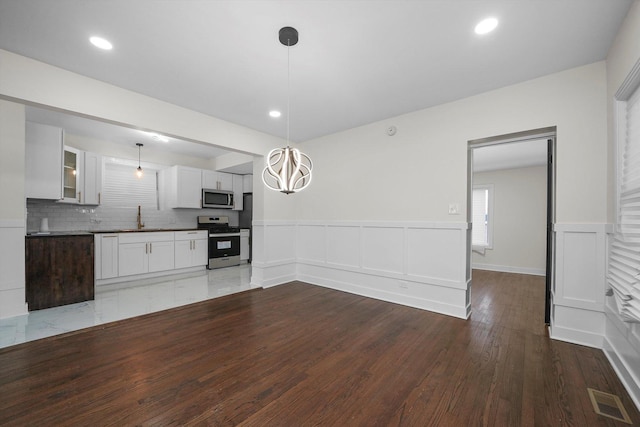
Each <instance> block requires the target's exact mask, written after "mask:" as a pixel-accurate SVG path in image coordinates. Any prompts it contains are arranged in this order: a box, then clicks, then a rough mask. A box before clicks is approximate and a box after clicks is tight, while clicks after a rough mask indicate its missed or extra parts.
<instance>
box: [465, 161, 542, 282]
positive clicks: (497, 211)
mask: <svg viewBox="0 0 640 427" xmlns="http://www.w3.org/2000/svg"><path fill="white" fill-rule="evenodd" d="M473 184H474V185H481V184H492V185H493V248H492V249H487V250H486V251H485V254H484V255H481V254H478V253H475V252H474V253H473V254H472V255H473V267H474V268H480V269H484V270H493V271H506V272H514V273H523V274H537V275H544V274H545V267H546V242H547V239H546V230H547V168H546V166H537V167H527V168H518V169H503V170H498V171H491V172H478V173H474V174H473Z"/></svg>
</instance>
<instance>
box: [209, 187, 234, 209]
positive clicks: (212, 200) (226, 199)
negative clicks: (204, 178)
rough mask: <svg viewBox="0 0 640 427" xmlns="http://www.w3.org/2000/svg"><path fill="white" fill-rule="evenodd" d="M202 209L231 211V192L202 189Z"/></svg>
mask: <svg viewBox="0 0 640 427" xmlns="http://www.w3.org/2000/svg"><path fill="white" fill-rule="evenodd" d="M202 207H203V208H215V209H232V208H233V192H232V191H224V190H212V189H210V188H203V189H202Z"/></svg>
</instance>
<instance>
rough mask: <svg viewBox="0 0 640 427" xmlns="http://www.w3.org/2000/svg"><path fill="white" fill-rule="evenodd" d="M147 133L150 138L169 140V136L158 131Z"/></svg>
mask: <svg viewBox="0 0 640 427" xmlns="http://www.w3.org/2000/svg"><path fill="white" fill-rule="evenodd" d="M149 135H150V136H151V139H153V140H155V141H160V142H169V138H167V137H166V136H163V135H160V134H159V133H149Z"/></svg>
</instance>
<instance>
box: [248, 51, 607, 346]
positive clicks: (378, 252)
mask: <svg viewBox="0 0 640 427" xmlns="http://www.w3.org/2000/svg"><path fill="white" fill-rule="evenodd" d="M425 84H428V82H425ZM390 125H394V126H396V127H397V129H398V131H397V133H396V135H395V136H388V135H387V134H386V132H385V131H386V129H387V127H388V126H390ZM550 126H556V127H557V140H558V143H557V156H556V165H557V189H556V192H557V209H556V210H557V215H556V217H557V220H558V221H559V222H562V223H565V224H579V223H590V224H604V222H605V221H606V217H607V208H606V200H607V193H606V189H607V176H606V172H607V167H606V163H605V162H604V161H603V159H604V158H605V157H606V153H607V146H606V134H607V127H606V126H607V121H606V75H605V63H604V62H598V63H594V64H590V65H586V66H583V67H579V68H575V69H571V70H567V71H563V72H560V73H556V74H552V75H549V76H546V77H542V78H538V79H535V80H531V81H527V82H524V83H520V84H517V85H513V86H508V87H505V88H502V89H498V90H495V91H491V92H487V93H484V94H481V95H478V96H474V97H470V98H466V99H462V100H459V101H456V102H452V103H449V104H445V105H440V106H437V107H433V108H429V109H425V110H420V111H416V112H413V113H409V114H405V115H402V116H399V117H394V118H390V119H387V120H383V121H380V122H376V123H372V124H369V125H366V126H362V127H358V128H354V129H350V130H347V131H344V132H340V133H337V134H333V135H329V136H325V137H322V138H318V139H316V140H313V141H307V142H304V143H301V144H300V145H299V148H300V149H301V150H302V151H303V152H305V153H306V154H308V155H309V156H310V157H311V159H312V160H313V163H314V177H313V182H312V183H311V185H310V186H309V188H308V189H306V190H304V191H302V192H300V193H298V194H296V195H295V196H293V197H294V198H295V200H294V206H293V207H294V209H295V215H293V216H291V214H290V212H291V210H290V209H289V206H288V205H285V203H282V202H290V201H291V200H292V199H291V196H283V195H276V196H271V195H267V197H268V198H267V199H266V200H265V203H264V205H265V207H267V208H268V207H271V206H274V204H275V206H281V207H283V208H282V210H281V211H278V210H277V209H273V210H272V211H271V212H269V214H265V216H264V218H265V219H269V221H266V222H264V223H261V224H259V225H260V227H259V228H258V229H257V230H255V231H257V236H258V239H257V242H258V245H259V246H260V247H259V249H258V253H260V254H265V256H268V254H273V253H278V254H281V256H279V257H272V258H271V259H267V258H265V259H264V262H261V260H262V258H258V262H254V264H253V266H254V271H256V272H257V274H258V275H259V276H256V282H255V283H254V284H256V285H257V284H258V277H259V280H260V281H262V282H263V283H269V284H275V283H281V282H280V280H281V279H284V278H291V277H298V278H302V279H304V280H308V281H311V282H312V283H316V284H320V285H324V286H330V287H333V288H336V289H341V290H344V291H349V292H355V293H359V294H362V295H368V296H372V297H376V298H381V299H386V300H388V301H393V302H398V303H403V304H407V305H415V306H420V307H423V308H428V309H431V310H434V311H438V312H441V313H446V314H452V315H456V316H459V317H466V316H468V314H469V292H468V289H469V279H470V275H469V271H468V269H467V262H466V260H467V253H468V249H467V245H468V239H469V238H470V236H469V230H468V227H466V225H465V226H464V227H463V226H462V225H461V224H466V221H467V217H466V209H467V205H466V204H467V202H466V201H467V178H468V175H467V168H468V165H467V142H468V141H470V140H475V139H480V138H485V137H490V136H496V135H502V134H507V133H512V132H520V131H525V130H531V129H539V128H546V127H550ZM254 173H256V171H254ZM287 197H290V199H289V200H287V199H286V198H287ZM452 203H455V204H458V205H459V206H460V211H461V214H459V215H449V214H448V206H449V204H452ZM371 223H375V224H376V225H375V226H374V228H375V229H376V230H375V231H373V232H372V231H371V230H370V229H369V227H370V226H371ZM343 224H347V225H348V226H347V227H345V228H342V229H341V230H342V231H345V236H346V237H348V236H350V237H349V238H346V237H345V239H346V240H340V241H336V240H335V238H334V240H332V241H331V242H333V244H327V241H328V240H327V239H329V238H330V237H331V236H333V235H332V234H331V233H333V232H334V231H335V230H336V229H340V227H342V226H343ZM447 227H450V228H451V230H450V231H447V232H443V231H442V230H446V229H447ZM356 230H358V232H356ZM415 230H419V231H417V232H414V231H415ZM453 230H457V231H453ZM371 233H373V234H371ZM372 236H373V237H372ZM434 236H435V237H434ZM334 237H335V236H334ZM371 239H373V240H371ZM294 240H295V241H294ZM272 242H273V244H274V245H276V246H277V247H276V246H274V247H273V248H272V247H270V245H271V244H272ZM275 242H277V244H276V243H275ZM282 242H286V245H287V246H286V250H284V249H285V248H284V247H283V243H282ZM384 242H386V244H384ZM344 247H352V248H357V249H358V256H359V257H360V258H358V260H350V262H349V263H347V266H346V267H345V266H344V265H336V264H341V263H339V262H338V263H336V262H333V261H332V260H331V258H330V257H331V255H332V252H333V251H343V248H344ZM323 251H324V252H323ZM304 254H306V255H304ZM302 255H304V257H303V256H302ZM371 260H377V261H379V262H380V263H381V266H380V268H378V269H372V268H370V267H371ZM416 269H418V270H419V274H417V275H416V274H414V272H415V271H416ZM443 269H444V271H446V274H444V273H443ZM379 270H382V271H379ZM415 276H417V278H416V277H415ZM569 279H570V280H571V279H572V278H569ZM570 283H574V282H572V281H571V282H570ZM556 285H557V286H558V288H559V289H560V290H562V286H563V283H557V284H556ZM582 286H584V288H585V291H587V290H589V292H591V291H590V290H591V289H596V291H597V290H598V289H600V288H602V291H604V289H603V284H602V281H599V280H598V278H597V277H593V278H590V279H588V282H587V283H584V284H583V285H582ZM460 291H461V292H460ZM572 291H573V292H575V291H578V292H580V289H579V288H578V289H576V288H572ZM572 295H573V294H572ZM566 301H567V307H569V308H573V305H572V304H576V301H574V300H572V299H567V300H566ZM587 327H589V326H588V325H587ZM591 344H592V343H591Z"/></svg>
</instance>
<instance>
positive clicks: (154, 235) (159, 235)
mask: <svg viewBox="0 0 640 427" xmlns="http://www.w3.org/2000/svg"><path fill="white" fill-rule="evenodd" d="M118 240H119V242H120V243H121V244H122V243H146V242H167V241H168V242H172V241H173V232H172V231H160V232H149V231H142V232H131V233H120V234H118Z"/></svg>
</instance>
